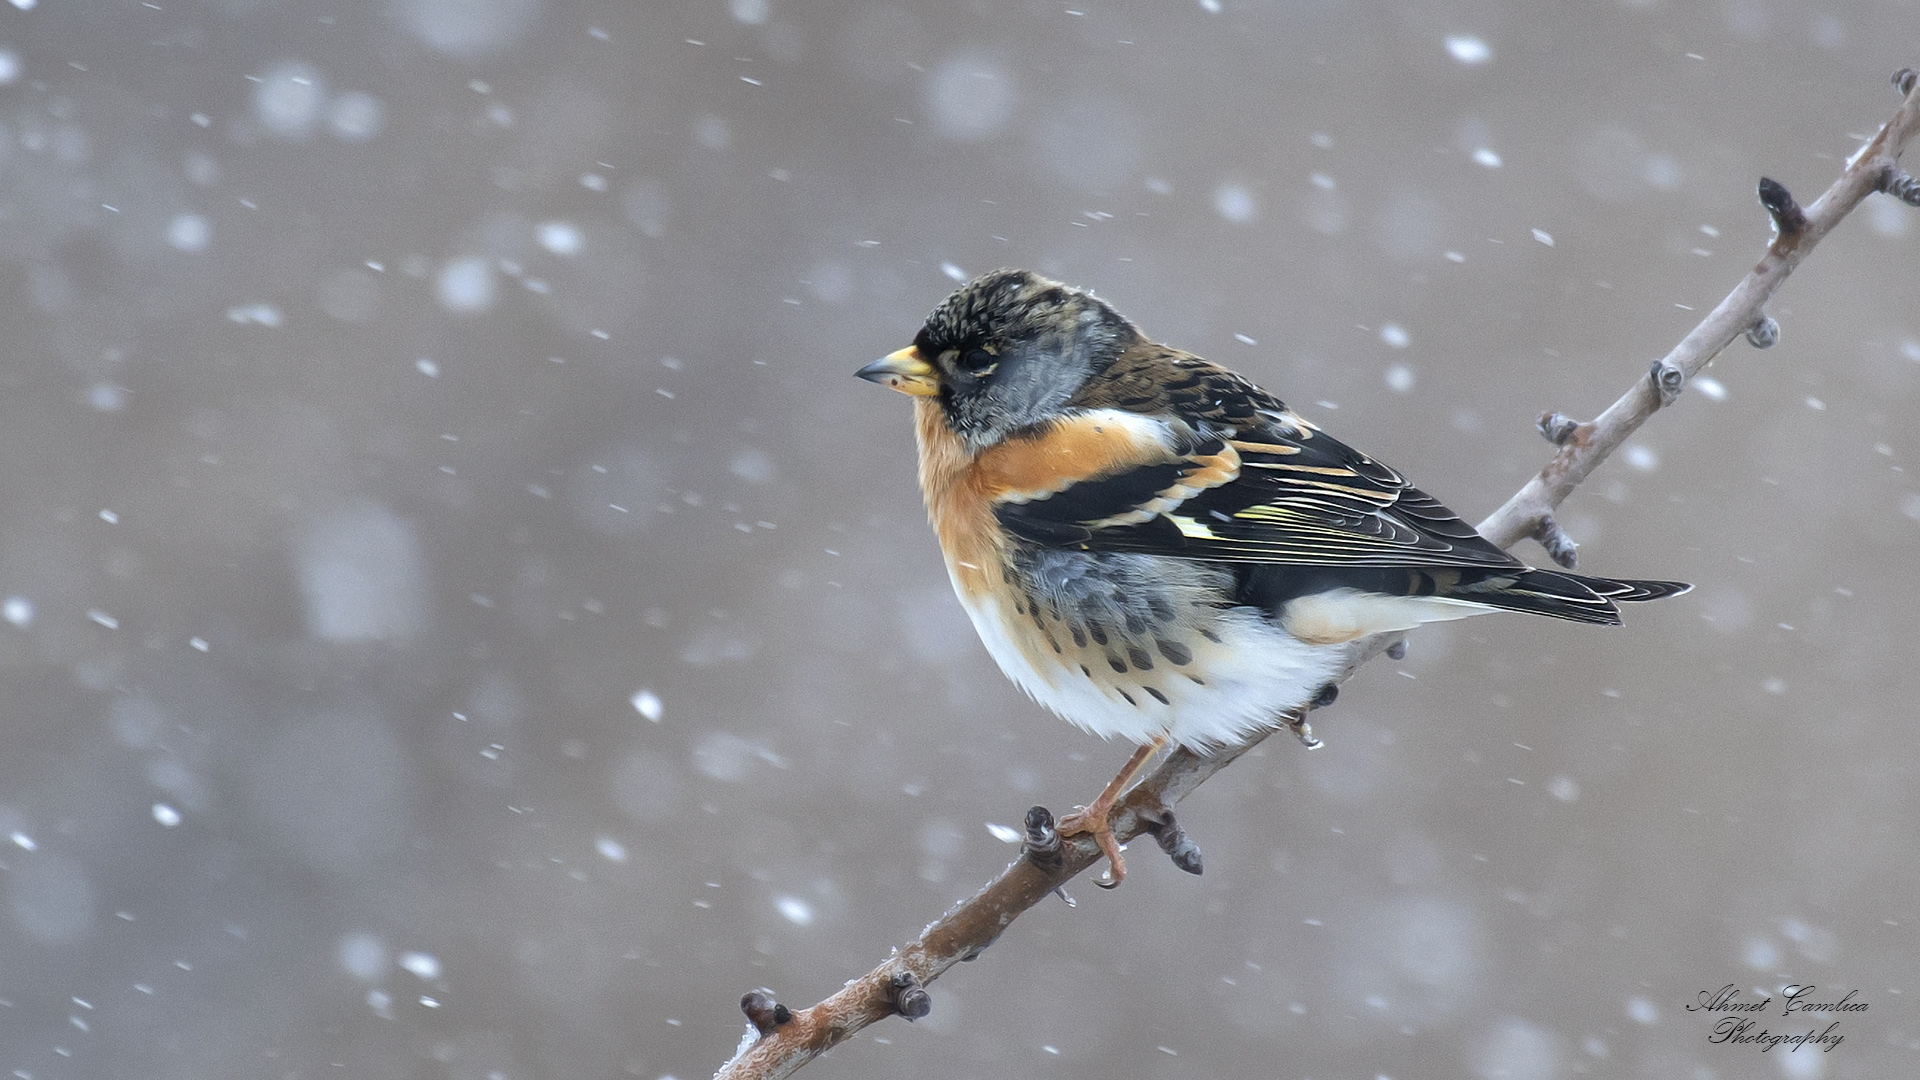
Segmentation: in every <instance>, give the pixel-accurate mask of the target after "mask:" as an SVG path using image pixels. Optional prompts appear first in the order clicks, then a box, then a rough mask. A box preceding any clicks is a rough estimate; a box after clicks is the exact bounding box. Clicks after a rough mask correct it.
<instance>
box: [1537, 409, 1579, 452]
mask: <svg viewBox="0 0 1920 1080" xmlns="http://www.w3.org/2000/svg"><path fill="white" fill-rule="evenodd" d="M1533 429H1534V430H1535V431H1538V432H1539V433H1540V437H1541V438H1543V439H1545V440H1547V441H1548V442H1550V443H1552V444H1553V445H1555V446H1565V445H1567V440H1568V439H1571V438H1573V433H1574V432H1576V431H1578V430H1580V421H1578V420H1575V419H1574V418H1573V417H1571V416H1567V415H1566V414H1564V413H1557V412H1544V413H1541V414H1540V419H1538V420H1535V421H1534V422H1533Z"/></svg>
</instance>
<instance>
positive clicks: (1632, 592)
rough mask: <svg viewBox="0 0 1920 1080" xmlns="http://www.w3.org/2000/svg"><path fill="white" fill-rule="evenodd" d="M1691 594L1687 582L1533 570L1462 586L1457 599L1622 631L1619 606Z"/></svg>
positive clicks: (1488, 578)
mask: <svg viewBox="0 0 1920 1080" xmlns="http://www.w3.org/2000/svg"><path fill="white" fill-rule="evenodd" d="M1691 588H1693V586H1692V585H1689V584H1687V583H1686V582H1683V581H1641V580H1634V579H1614V578H1599V577H1585V576H1583V575H1580V574H1563V573H1561V572H1559V571H1557V570H1541V569H1538V568H1530V569H1529V570H1528V571H1527V572H1526V573H1523V574H1520V575H1518V576H1514V575H1510V574H1501V575H1497V576H1496V575H1492V574H1489V575H1488V576H1487V577H1486V579H1484V580H1483V581H1482V582H1480V583H1478V584H1477V585H1469V584H1465V583H1463V584H1462V587H1461V588H1459V589H1458V590H1457V592H1456V595H1458V596H1459V597H1461V598H1462V599H1472V600H1476V601H1479V602H1480V603H1483V604H1487V605H1489V606H1492V607H1499V608H1506V609H1508V610H1510V611H1525V612H1530V613H1532V614H1535V615H1548V616H1552V617H1554V618H1558V619H1572V620H1574V621H1575V622H1584V623H1596V624H1599V625H1602V626H1618V625H1619V624H1620V610H1619V609H1618V608H1616V607H1615V606H1614V604H1616V603H1639V602H1641V601H1644V600H1660V599H1664V598H1666V597H1669V596H1678V595H1680V594H1681V593H1683V592H1686V591H1687V590H1689V589H1691Z"/></svg>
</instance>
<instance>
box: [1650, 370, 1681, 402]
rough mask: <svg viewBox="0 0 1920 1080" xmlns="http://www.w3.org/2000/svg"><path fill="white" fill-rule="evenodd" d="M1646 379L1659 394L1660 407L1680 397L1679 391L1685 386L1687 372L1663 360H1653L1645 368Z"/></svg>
mask: <svg viewBox="0 0 1920 1080" xmlns="http://www.w3.org/2000/svg"><path fill="white" fill-rule="evenodd" d="M1647 381H1649V382H1651V383H1653V390H1654V393H1656V394H1659V395H1660V404H1661V406H1662V407H1665V406H1668V405H1671V404H1673V403H1674V402H1675V401H1676V400H1678V399H1679V397H1680V391H1682V390H1684V389H1686V387H1687V373H1686V372H1684V371H1681V370H1680V369H1679V368H1678V367H1676V366H1675V365H1673V364H1670V363H1668V362H1667V361H1665V360H1655V361H1654V362H1653V366H1652V367H1650V368H1648V369H1647Z"/></svg>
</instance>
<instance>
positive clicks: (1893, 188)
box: [1880, 169, 1920, 206]
mask: <svg viewBox="0 0 1920 1080" xmlns="http://www.w3.org/2000/svg"><path fill="white" fill-rule="evenodd" d="M1880 190H1881V191H1884V192H1886V193H1887V194H1889V195H1891V196H1893V197H1894V198H1896V199H1899V200H1900V201H1901V202H1903V203H1906V204H1907V205H1908V206H1920V180H1916V179H1914V177H1913V175H1912V174H1911V173H1909V172H1907V171H1906V170H1904V169H1888V170H1887V175H1885V176H1883V177H1881V178H1880Z"/></svg>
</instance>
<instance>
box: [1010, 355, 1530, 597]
mask: <svg viewBox="0 0 1920 1080" xmlns="http://www.w3.org/2000/svg"><path fill="white" fill-rule="evenodd" d="M1116 368H1117V369H1118V370H1116V371H1113V372H1109V373H1108V375H1107V376H1105V377H1103V378H1101V379H1096V380H1095V381H1094V382H1093V383H1090V384H1089V387H1088V389H1087V390H1084V391H1082V394H1081V395H1080V396H1079V397H1078V398H1077V399H1076V400H1075V402H1073V403H1071V404H1072V405H1076V406H1078V407H1080V408H1082V409H1086V410H1088V413H1087V414H1084V415H1093V414H1096V413H1097V414H1098V415H1106V416H1111V415H1112V412H1113V411H1114V410H1124V411H1127V412H1134V413H1136V415H1137V414H1139V413H1140V412H1148V413H1149V414H1150V415H1155V417H1156V419H1158V418H1160V417H1169V418H1170V422H1169V424H1168V426H1167V427H1166V428H1165V429H1164V430H1165V431H1166V432H1167V433H1168V434H1167V438H1166V439H1164V440H1146V439H1139V440H1134V441H1133V442H1132V443H1131V444H1130V446H1131V452H1130V453H1129V454H1127V455H1125V457H1124V458H1113V457H1109V458H1108V459H1106V460H1105V461H1104V462H1103V463H1102V464H1101V467H1100V468H1097V469H1089V470H1085V471H1084V474H1083V475H1079V476H1077V477H1075V478H1072V479H1069V480H1063V481H1061V482H1058V483H1055V484H1051V485H1048V488H1047V490H1046V491H1045V493H1044V494H1040V495H1038V497H1035V495H1034V493H1032V492H1020V493H1011V492H1010V493H1008V495H1007V496H1005V497H1002V498H999V499H996V500H995V502H994V512H995V514H996V515H997V516H998V517H999V519H1000V521H1001V523H1002V525H1003V526H1004V527H1005V528H1007V529H1008V530H1009V531H1010V532H1012V533H1013V534H1014V535H1016V536H1019V537H1022V538H1023V539H1026V540H1028V541H1030V542H1033V543H1038V544H1041V545H1044V546H1049V547H1069V548H1078V549H1082V550H1089V551H1128V552H1141V553H1146V554H1154V555H1168V556H1174V557H1178V558H1188V559H1204V560H1210V561H1217V562H1229V563H1256V564H1257V563H1275V564H1287V565H1297V566H1349V567H1458V568H1484V567H1510V566H1519V565H1521V564H1520V563H1519V561H1518V560H1516V559H1514V558H1513V556H1511V555H1508V554H1507V553H1506V552H1504V551H1502V550H1500V549H1499V548H1497V547H1495V546H1494V545H1493V544H1491V543H1489V542H1488V541H1487V540H1485V539H1484V538H1482V537H1481V536H1480V535H1479V534H1478V533H1476V532H1475V531H1474V530H1473V527H1472V526H1470V525H1468V524H1467V523H1466V522H1464V521H1462V520H1461V519H1460V518H1459V517H1458V516H1457V515H1455V514H1454V513H1453V512H1452V511H1451V510H1448V509H1447V508H1446V507H1445V506H1443V505H1441V504H1440V502H1439V501H1438V500H1436V499H1434V498H1433V497H1432V496H1430V495H1428V494H1427V493H1426V492H1423V491H1421V490H1420V489H1418V488H1416V487H1414V486H1413V485H1412V484H1410V483H1408V482H1407V480H1406V479H1405V478H1404V477H1402V476H1401V475H1400V474H1399V473H1397V472H1395V471H1394V470H1393V469H1391V468H1389V467H1387V466H1386V465H1383V464H1381V463H1379V462H1377V461H1374V460H1373V459H1372V458H1369V457H1367V456H1366V455H1364V454H1362V453H1360V452H1358V451H1356V450H1354V449H1353V448H1351V447H1349V446H1347V445H1346V444H1344V443H1342V442H1340V441H1339V440H1337V439H1334V438H1333V437H1331V436H1329V435H1326V434H1325V433H1323V432H1321V431H1320V430H1319V429H1318V428H1316V427H1314V426H1313V424H1311V423H1310V422H1308V421H1307V420H1305V419H1304V418H1302V417H1300V416H1299V415H1297V414H1295V413H1294V412H1292V411H1291V410H1289V409H1288V408H1287V407H1286V406H1285V405H1284V404H1283V403H1282V402H1281V401H1280V400H1279V399H1278V398H1275V397H1273V396H1272V395H1270V394H1268V393H1267V392H1266V391H1264V390H1261V389H1260V388H1259V387H1257V386H1254V385H1253V384H1252V383H1250V382H1248V381H1246V380H1245V379H1244V378H1241V377H1240V376H1238V375H1236V374H1234V373H1233V372H1230V371H1227V370H1226V369H1224V368H1220V367H1217V366H1215V365H1213V364H1209V363H1208V362H1206V361H1204V360H1200V359H1199V358H1197V357H1192V356H1189V355H1187V354H1185V353H1177V352H1175V351H1173V350H1169V349H1165V348H1163V347H1160V346H1147V347H1144V348H1143V349H1142V350H1138V351H1137V352H1136V353H1130V354H1129V355H1128V356H1123V357H1122V360H1121V362H1120V363H1119V364H1117V365H1116ZM1073 424H1074V418H1069V419H1068V421H1067V423H1066V425H1065V426H1064V427H1063V429H1062V430H1063V431H1065V430H1070V429H1071V428H1072V426H1073ZM1038 437H1039V438H1040V439H1041V440H1043V441H1044V440H1046V439H1048V438H1051V437H1055V436H1050V435H1048V434H1046V433H1042V434H1041V435H1039V436H1038ZM1059 437H1061V438H1063V439H1064V437H1065V436H1059Z"/></svg>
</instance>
